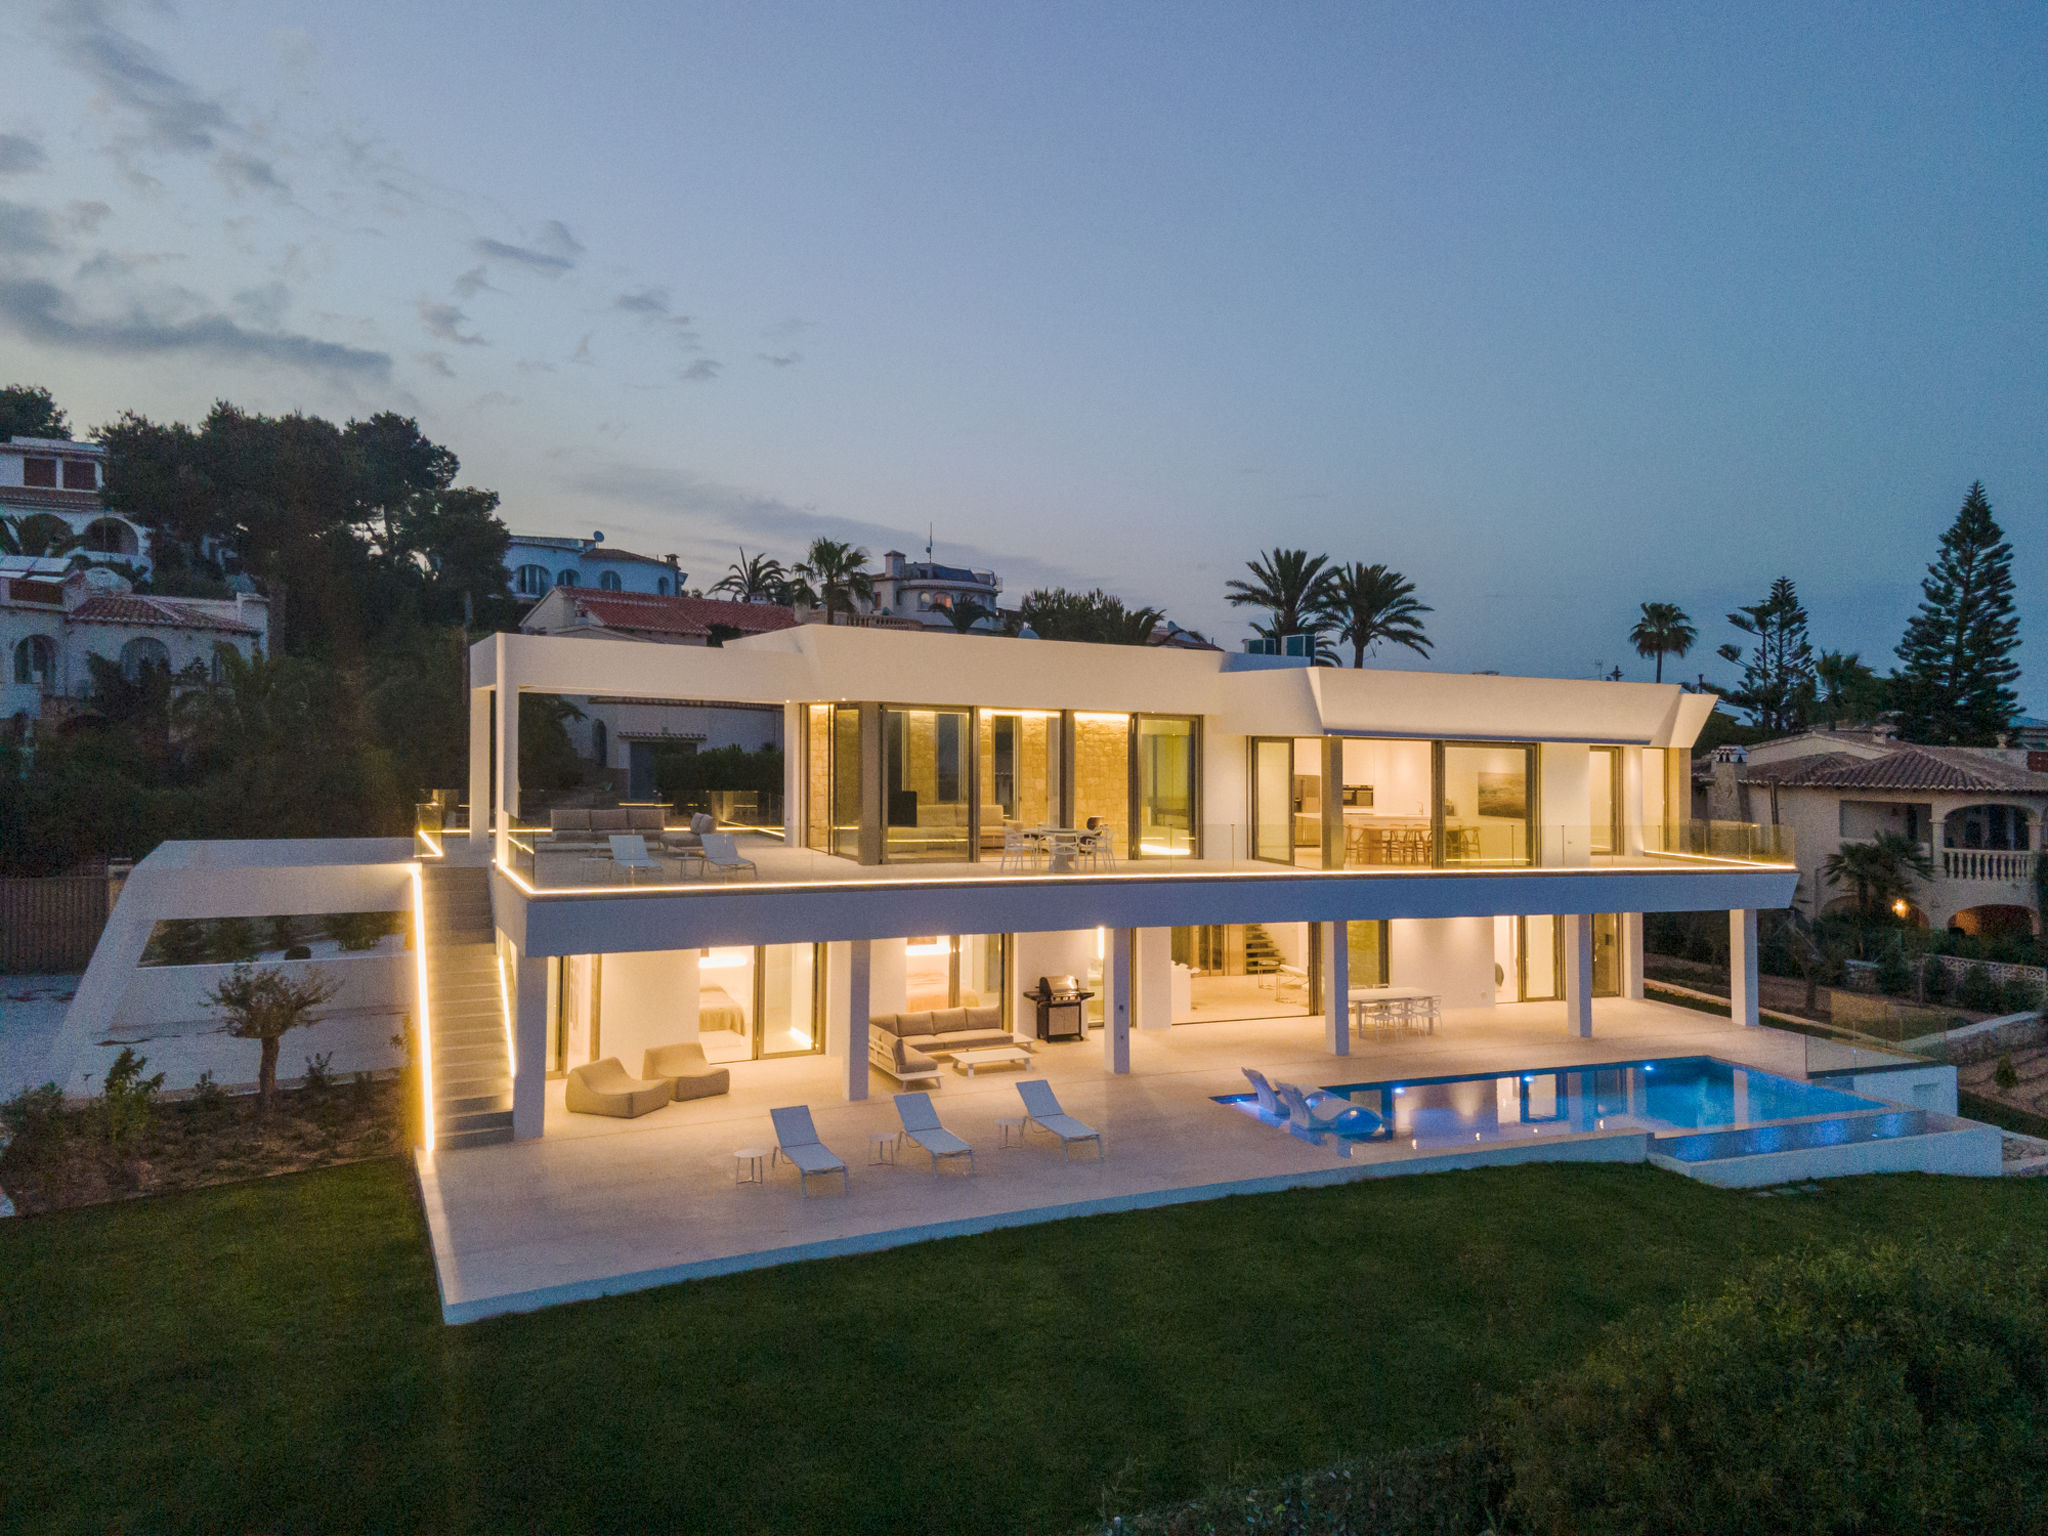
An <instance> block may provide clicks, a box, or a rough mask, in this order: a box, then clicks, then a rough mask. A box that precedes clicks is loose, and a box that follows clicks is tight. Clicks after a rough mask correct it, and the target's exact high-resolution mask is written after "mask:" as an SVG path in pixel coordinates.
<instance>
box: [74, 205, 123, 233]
mask: <svg viewBox="0 0 2048 1536" xmlns="http://www.w3.org/2000/svg"><path fill="white" fill-rule="evenodd" d="M113 212H114V210H113V209H111V208H109V207H108V206H107V205H106V204H105V203H102V202H98V201H94V202H78V203H66V204H65V205H64V222H65V223H67V224H69V225H70V226H71V227H72V228H73V229H75V230H77V231H78V232H79V233H80V234H82V235H89V234H91V233H92V232H93V231H94V230H96V229H98V228H99V227H100V225H102V224H103V223H105V222H106V221H107V220H108V219H109V218H111V217H112V216H113Z"/></svg>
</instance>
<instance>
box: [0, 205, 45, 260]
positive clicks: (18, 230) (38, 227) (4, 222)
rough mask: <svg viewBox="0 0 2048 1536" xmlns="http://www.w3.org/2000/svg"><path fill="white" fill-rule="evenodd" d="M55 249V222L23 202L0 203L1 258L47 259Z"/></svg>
mask: <svg viewBox="0 0 2048 1536" xmlns="http://www.w3.org/2000/svg"><path fill="white" fill-rule="evenodd" d="M56 249H57V221H56V220H55V219H53V218H51V217H50V216H49V214H47V213H45V212H44V211H43V210H42V209H40V208H31V207H29V205H28V204H26V203H7V202H0V256H47V255H49V254H51V253H52V252H53V251H55V250H56Z"/></svg>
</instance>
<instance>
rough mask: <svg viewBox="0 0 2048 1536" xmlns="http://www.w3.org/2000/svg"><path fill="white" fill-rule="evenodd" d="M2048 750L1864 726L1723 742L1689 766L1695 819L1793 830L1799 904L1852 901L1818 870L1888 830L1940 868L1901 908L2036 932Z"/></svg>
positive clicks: (1969, 924)
mask: <svg viewBox="0 0 2048 1536" xmlns="http://www.w3.org/2000/svg"><path fill="white" fill-rule="evenodd" d="M2044 770H2048V752H2040V751H2032V750H2028V749H2027V748H2024V747H2014V748H1994V747H1923V746H1915V745H1912V744H1910V743H1908V742H1902V741H1897V740H1894V739H1892V738H1891V737H1889V736H1886V735H1874V734H1872V733H1870V732H1868V731H1807V732H1802V733H1801V734H1799V735H1797V736H1788V737H1784V738H1782V739H1780V740H1777V741H1768V742H1763V743H1760V744H1758V745H1756V746H1752V747H1748V748H1742V747H1724V748H1721V749H1719V750H1717V751H1716V752H1715V753H1713V754H1712V755H1711V756H1710V757H1709V758H1706V759H1702V760H1701V761H1700V762H1699V763H1698V764H1696V765H1695V766H1694V770H1693V792H1694V797H1695V806H1696V814H1698V815H1699V816H1701V817H1703V818H1710V819H1714V820H1727V821H1733V822H1744V821H1761V822H1766V823H1770V824H1774V825H1779V826H1783V827H1786V828H1788V829H1790V831H1791V833H1792V844H1793V847H1794V848H1795V849H1796V850H1797V854H1798V860H1799V874H1800V895H1799V900H1800V905H1801V906H1802V907H1803V908H1806V909H1808V910H1819V911H1826V910H1828V909H1830V908H1839V907H1844V906H1847V905H1849V904H1851V903H1853V902H1854V900H1855V892H1854V891H1853V890H1851V889H1848V888H1845V887H1840V886H1830V885H1828V884H1827V881H1826V876H1825V874H1824V873H1823V870H1824V867H1825V866H1826V864H1827V862H1828V860H1829V859H1830V858H1832V857H1833V856H1834V855H1835V854H1836V853H1838V852H1839V851H1840V850H1841V848H1842V846H1843V845H1844V844H1845V843H1867V842H1870V841H1871V840H1872V839H1873V838H1875V837H1876V836H1877V835H1878V834H1879V833H1881V832H1888V833H1892V834H1894V835H1896V836H1899V837H1903V838H1905V839H1906V840H1907V841H1908V842H1911V843H1915V844H1918V845H1919V847H1920V848H1921V850H1922V852H1923V853H1924V854H1925V856H1926V858H1927V860H1928V862H1929V864H1930V866H1931V868H1932V870H1933V873H1932V875H1930V876H1929V877H1927V878H1925V879H1916V881H1915V884H1916V885H1917V887H1918V891H1917V895H1916V897H1915V899H1913V900H1912V901H1910V902H1909V903H1908V904H1907V908H1906V910H1905V911H1904V912H1902V913H1900V914H1899V915H1900V916H1902V917H1904V918H1906V919H1907V920H1908V921H1910V922H1913V923H1915V924H1916V925H1918V926H1921V927H1935V928H1952V929H1956V930H1959V931H1961V932H1963V933H1969V934H1984V935H1991V934H2001V933H2015V932H2017V933H2039V932H2040V931H2041V917H2040V902H2039V897H2038V895H2037V893H2036V888H2035V884H2034V865H2035V861H2036V859H2037V858H2038V857H2039V856H2040V854H2039V849H2040V838H2041V828H2042V826H2043V825H2044V823H2043V818H2044V817H2048V771H2044Z"/></svg>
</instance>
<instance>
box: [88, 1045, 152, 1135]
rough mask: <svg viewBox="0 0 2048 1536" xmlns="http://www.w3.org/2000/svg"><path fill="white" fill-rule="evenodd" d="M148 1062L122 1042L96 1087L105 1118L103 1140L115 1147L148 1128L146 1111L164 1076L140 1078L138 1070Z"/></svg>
mask: <svg viewBox="0 0 2048 1536" xmlns="http://www.w3.org/2000/svg"><path fill="white" fill-rule="evenodd" d="M148 1065H149V1058H148V1057H147V1056H138V1055H136V1054H135V1047H133V1046H132V1045H124V1046H122V1047H121V1054H120V1055H118V1056H116V1057H115V1058H114V1064H113V1065H112V1066H111V1067H109V1068H107V1076H106V1081H105V1082H104V1083H103V1084H102V1085H101V1088H100V1114H101V1116H102V1117H103V1118H104V1119H105V1121H106V1127H107V1140H108V1142H110V1143H111V1144H112V1145H114V1146H116V1147H123V1146H126V1145H128V1143H130V1142H132V1141H134V1140H135V1139H136V1138H137V1137H139V1136H140V1135H142V1133H143V1132H144V1131H146V1130H148V1129H149V1117H150V1113H151V1111H152V1109H153V1108H154V1106H155V1103H156V1096H157V1094H158V1092H159V1091H160V1090H161V1089H162V1088H163V1086H164V1075H163V1073H161V1072H159V1073H157V1074H156V1076H154V1077H144V1076H143V1075H142V1069H143V1068H144V1067H146V1066H148Z"/></svg>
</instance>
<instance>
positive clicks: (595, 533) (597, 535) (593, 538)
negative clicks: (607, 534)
mask: <svg viewBox="0 0 2048 1536" xmlns="http://www.w3.org/2000/svg"><path fill="white" fill-rule="evenodd" d="M590 542H591V543H593V544H602V543H603V542H604V530H603V529H601V528H594V529H592V530H591V533H590Z"/></svg>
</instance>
